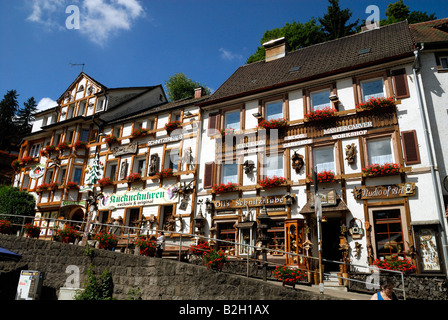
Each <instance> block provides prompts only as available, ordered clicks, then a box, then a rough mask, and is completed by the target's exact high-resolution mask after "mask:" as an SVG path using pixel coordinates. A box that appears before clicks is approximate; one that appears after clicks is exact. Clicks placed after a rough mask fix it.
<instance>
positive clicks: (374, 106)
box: [355, 97, 395, 112]
mask: <svg viewBox="0 0 448 320" xmlns="http://www.w3.org/2000/svg"><path fill="white" fill-rule="evenodd" d="M393 107H395V100H394V98H392V97H389V98H385V97H381V98H371V99H369V100H367V101H365V102H362V103H358V104H357V105H356V107H355V108H356V111H358V112H359V111H369V110H384V109H385V108H393Z"/></svg>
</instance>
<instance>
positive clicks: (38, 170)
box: [30, 163, 45, 179]
mask: <svg viewBox="0 0 448 320" xmlns="http://www.w3.org/2000/svg"><path fill="white" fill-rule="evenodd" d="M44 172H45V165H43V164H41V163H38V164H36V165H34V166H32V167H31V168H30V178H31V179H38V178H40V177H42V176H43V175H44Z"/></svg>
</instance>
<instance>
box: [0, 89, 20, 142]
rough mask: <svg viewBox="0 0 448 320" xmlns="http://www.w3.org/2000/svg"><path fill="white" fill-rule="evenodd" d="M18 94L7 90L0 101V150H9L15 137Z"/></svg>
mask: <svg viewBox="0 0 448 320" xmlns="http://www.w3.org/2000/svg"><path fill="white" fill-rule="evenodd" d="M18 96H19V95H18V94H17V91H16V90H8V91H7V92H6V94H5V95H4V96H3V100H2V101H0V115H1V117H0V149H1V150H11V149H13V147H12V146H11V142H12V140H14V139H13V137H14V136H17V127H16V125H15V123H14V118H15V116H16V114H17V111H18V109H19V102H18V101H17V99H18Z"/></svg>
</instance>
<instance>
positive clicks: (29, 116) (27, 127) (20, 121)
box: [17, 97, 37, 134]
mask: <svg viewBox="0 0 448 320" xmlns="http://www.w3.org/2000/svg"><path fill="white" fill-rule="evenodd" d="M36 111H37V102H36V100H34V97H31V98H29V99H28V100H27V101H26V102H24V103H23V108H22V109H19V111H18V112H17V126H18V129H19V130H20V133H22V134H24V133H27V132H29V131H31V127H32V125H33V124H32V123H33V121H34V114H35V113H36Z"/></svg>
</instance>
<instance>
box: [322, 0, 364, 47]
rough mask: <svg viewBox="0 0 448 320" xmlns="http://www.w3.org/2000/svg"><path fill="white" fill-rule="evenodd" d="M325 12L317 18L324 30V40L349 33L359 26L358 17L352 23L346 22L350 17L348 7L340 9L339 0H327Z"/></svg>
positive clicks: (350, 13)
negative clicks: (327, 4)
mask: <svg viewBox="0 0 448 320" xmlns="http://www.w3.org/2000/svg"><path fill="white" fill-rule="evenodd" d="M328 2H329V4H330V5H329V6H328V8H327V13H326V14H324V16H323V17H322V18H319V23H320V24H321V25H322V29H323V31H324V32H325V35H326V40H334V39H338V38H342V37H345V36H348V35H351V34H353V33H355V32H356V29H357V28H358V26H359V19H358V20H356V21H355V22H353V23H348V22H349V20H350V19H351V17H352V12H351V11H350V10H349V9H344V10H342V9H341V7H340V6H339V0H328Z"/></svg>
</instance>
